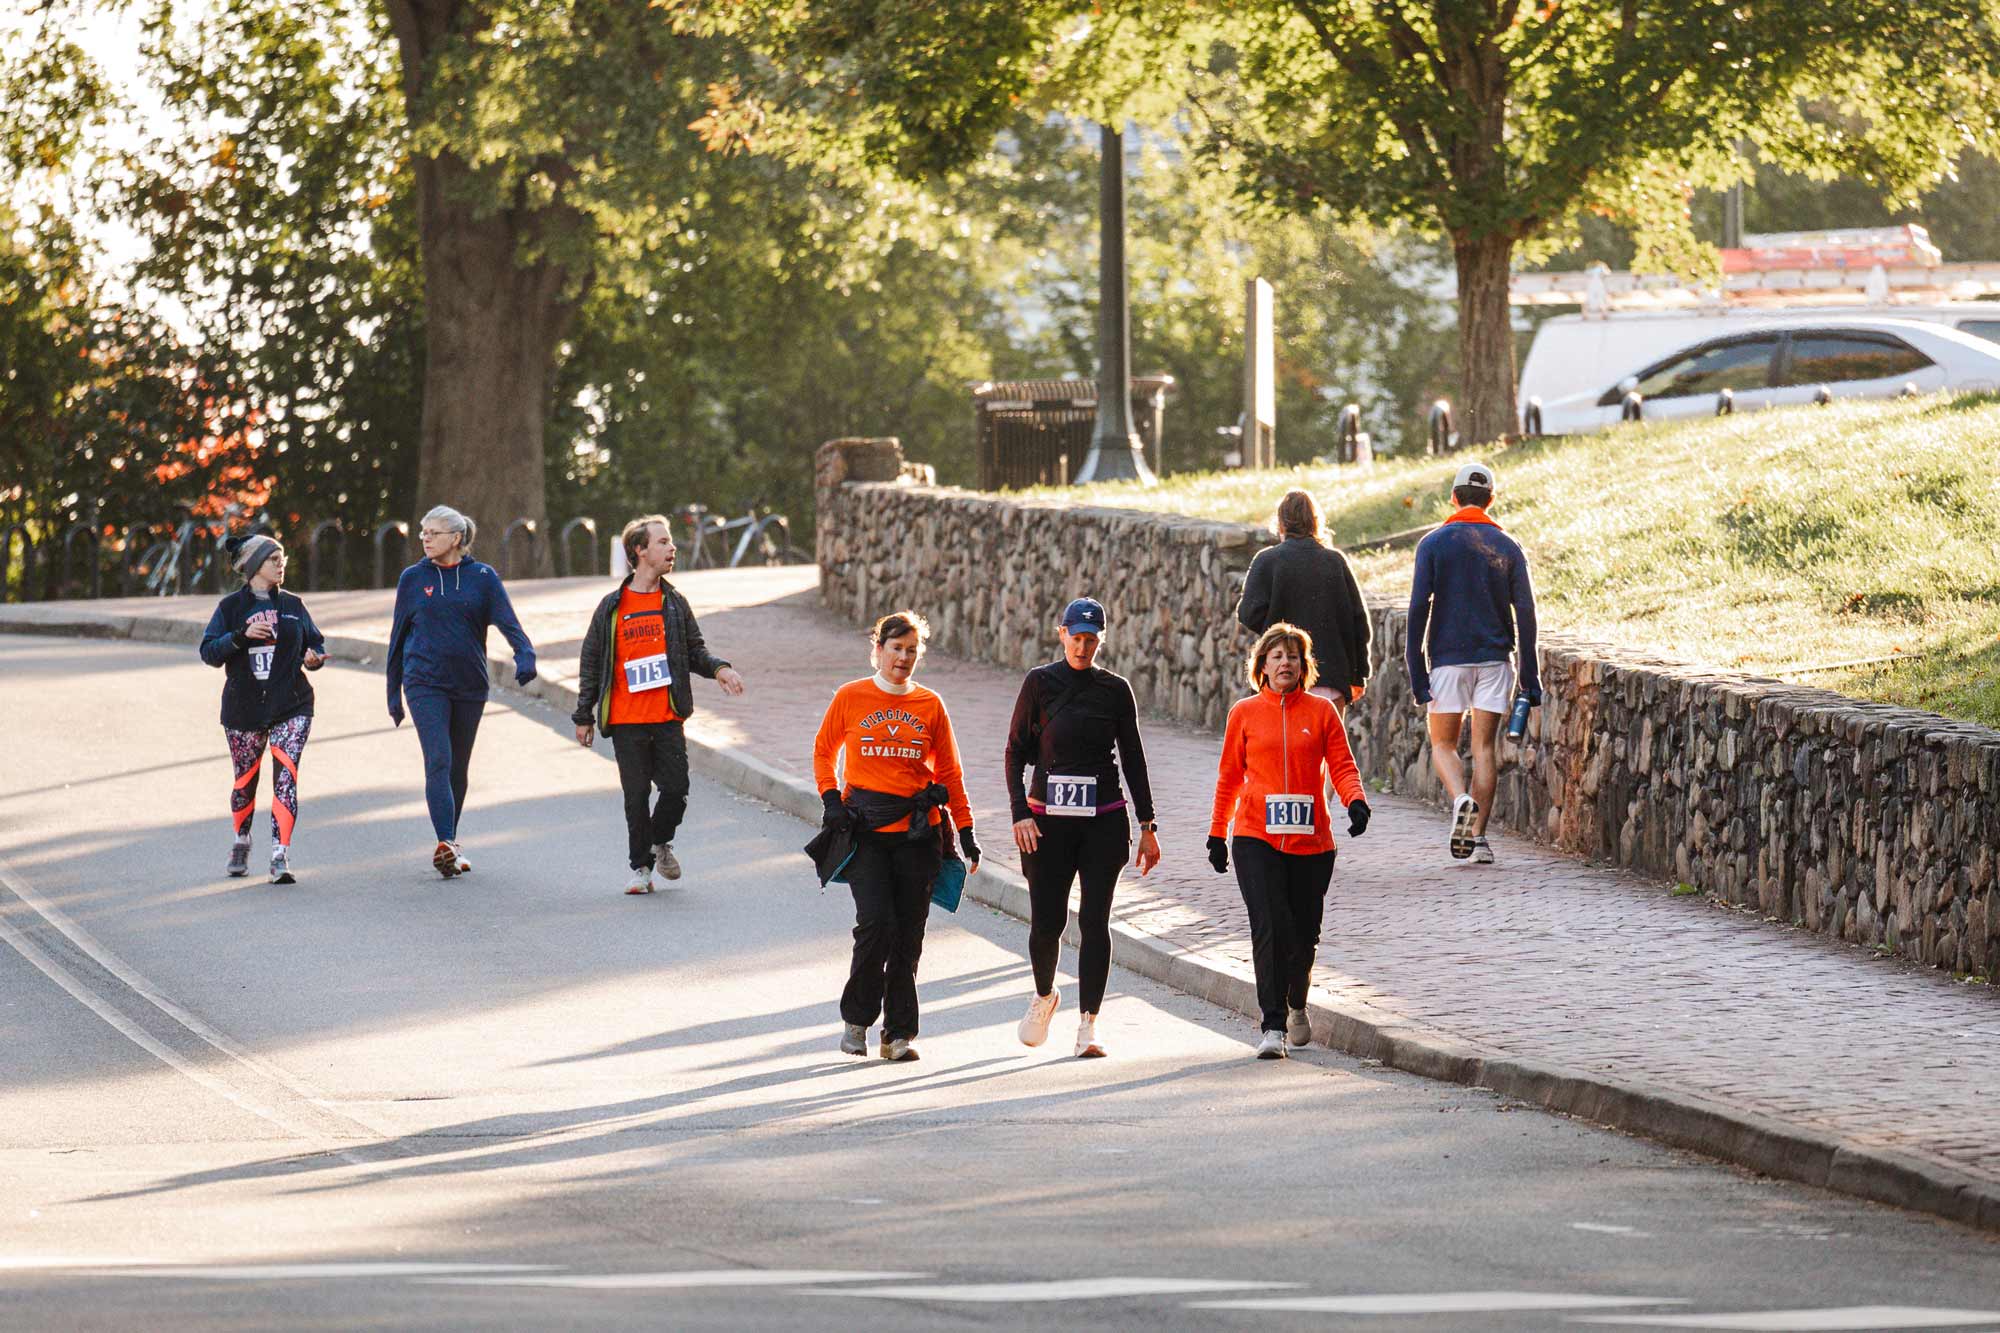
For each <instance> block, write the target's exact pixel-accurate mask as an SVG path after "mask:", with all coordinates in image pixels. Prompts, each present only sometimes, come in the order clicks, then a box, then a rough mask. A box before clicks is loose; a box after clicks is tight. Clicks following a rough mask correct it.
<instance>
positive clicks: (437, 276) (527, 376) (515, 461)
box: [388, 0, 588, 575]
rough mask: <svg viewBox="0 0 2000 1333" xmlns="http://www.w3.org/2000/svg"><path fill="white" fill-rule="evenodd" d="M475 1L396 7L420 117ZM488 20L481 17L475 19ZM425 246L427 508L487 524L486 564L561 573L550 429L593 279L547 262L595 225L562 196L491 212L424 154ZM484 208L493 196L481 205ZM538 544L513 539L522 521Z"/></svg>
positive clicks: (393, 15)
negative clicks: (432, 71) (559, 363)
mask: <svg viewBox="0 0 2000 1333" xmlns="http://www.w3.org/2000/svg"><path fill="white" fill-rule="evenodd" d="M464 8H465V5H464V0H389V4H388V10H389V17H390V22H391V25H392V26H393V27H394V29H395V32H396V38H397V45H398V47H399V48H400V51H401V55H402V63H403V91H404V95H405V98H406V100H407V104H408V106H409V108H410V115H411V116H412V119H413V121H414V119H415V117H416V116H417V114H418V109H419V108H420V107H421V106H422V103H423V82H424V79H425V77H426V73H427V71H428V69H429V67H430V63H431V61H432V59H433V58H434V57H435V56H436V54H437V51H438V47H439V46H440V45H441V44H442V43H443V42H444V41H445V40H446V39H447V37H448V35H449V34H450V33H451V32H452V31H454V30H455V29H457V28H458V27H461V26H464V24H465V23H466V20H465V18H464V16H463V14H462V12H461V11H462V10H463V9H464ZM474 21H475V22H476V21H477V20H476V19H475V20H474ZM414 165H415V169H416V181H417V223H418V243H419V245H420V247H421V249H422V252H423V269H424V332H425V365H424V407H423V439H422V445H421V447H420V449H419V451H418V460H417V514H418V516H421V515H422V514H423V513H424V512H425V511H426V510H428V509H429V508H430V507H431V506H433V505H437V504H448V505H450V506H452V507H453V508H454V509H457V510H460V511H461V512H463V513H465V514H468V515H470V516H471V517H472V518H474V519H475V520H477V522H478V523H479V528H480V551H479V554H480V556H481V557H482V558H483V559H485V560H487V561H488V562H490V563H491V564H493V565H494V566H495V567H496V568H499V569H500V571H501V573H502V574H503V575H513V574H528V573H531V572H532V573H540V574H546V573H549V572H550V571H551V568H552V565H551V549H552V545H553V541H552V539H553V537H554V534H553V533H551V532H549V530H548V501H547V495H546V493H545V490H544V484H543V478H544V471H543V469H544V453H543V428H544V426H545V425H546V423H547V421H548V418H549V390H550V385H551V384H552V383H553V382H554V369H555V358H556V349H557V348H558V346H559V345H560V344H561V342H562V339H563V336H564V334H565V333H566V332H567V331H568V329H569V326H570V323H571V321H572V320H573V319H574V318H575V315H576V311H577V307H578V305H579V303H580V301H581V297H582V293H583V290H584V288H585V286H586V285H587V282H588V275H587V274H575V273H571V272H569V271H567V270H565V269H563V268H562V267H560V266H559V265H557V264H555V263H553V262H551V261H549V260H548V259H545V258H544V259H537V260H535V261H533V262H523V259H522V256H523V255H524V254H531V253H537V252H545V246H546V243H547V242H548V240H549V239H550V238H552V237H554V236H557V235H559V234H561V233H563V232H566V231H568V230H570V229H573V228H577V227H581V226H584V225H586V222H585V219H584V218H583V217H582V215H581V214H579V213H578V212H577V211H576V210H575V209H573V208H570V207H567V206H566V205H564V204H563V203H562V202H561V201H560V199H558V200H557V202H554V203H551V204H544V205H538V206H533V207H530V206H528V205H526V204H525V202H524V201H523V200H521V199H519V198H516V199H514V200H512V201H506V204H505V205H504V206H502V207H499V208H497V209H496V208H494V207H493V206H492V200H491V197H490V196H491V190H490V186H489V187H487V188H486V189H485V190H483V191H482V188H481V187H482V185H483V184H484V183H483V182H481V181H479V180H478V179H476V178H475V175H474V172H473V170H472V169H471V168H470V167H469V166H467V164H466V163H465V162H464V161H463V160H462V159H460V158H458V157H456V156H454V155H452V154H450V153H448V152H445V153H440V154H439V155H437V156H435V157H428V158H427V157H418V158H417V159H416V162H415V164H414ZM482 201H483V202H482ZM522 518H525V519H529V520H531V521H532V522H533V523H534V525H535V532H536V535H537V540H536V541H534V542H533V543H528V542H526V541H525V540H524V539H523V538H521V537H516V538H515V539H514V541H513V542H512V543H511V546H510V549H509V550H508V552H507V560H506V563H505V565H503V564H502V562H501V542H502V538H503V536H504V535H505V533H506V531H507V528H508V527H509V525H511V524H512V523H513V522H514V521H515V520H516V519H522Z"/></svg>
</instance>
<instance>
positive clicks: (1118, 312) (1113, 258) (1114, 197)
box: [1075, 125, 1154, 486]
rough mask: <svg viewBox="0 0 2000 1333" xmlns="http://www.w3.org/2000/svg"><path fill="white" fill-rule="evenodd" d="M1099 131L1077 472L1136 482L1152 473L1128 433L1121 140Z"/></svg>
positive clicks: (1128, 318)
mask: <svg viewBox="0 0 2000 1333" xmlns="http://www.w3.org/2000/svg"><path fill="white" fill-rule="evenodd" d="M1097 128H1098V144H1099V152H1100V154H1101V158H1102V160H1101V161H1100V162H1099V164H1098V175H1097V182H1098V186H1097V198H1098V235H1099V237H1100V238H1101V239H1100V241H1099V261H1098V271H1097V429H1096V430H1095V431H1094V432H1093V433H1092V435H1091V437H1090V453H1089V454H1088V455H1087V456H1085V458H1084V460H1083V467H1082V468H1080V469H1079V470H1078V471H1077V474H1076V477H1075V481H1076V484H1077V485H1079V486H1081V485H1083V484H1084V483H1085V482H1092V481H1141V482H1145V483H1146V484H1148V485H1151V484H1152V482H1153V480H1154V478H1153V470H1152V469H1151V468H1149V467H1147V466H1146V455H1145V453H1144V452H1143V450H1142V447H1141V445H1140V441H1139V434H1138V432H1137V431H1135V430H1133V429H1132V388H1131V385H1132V315H1131V309H1130V307H1129V305H1128V302H1127V293H1126V286H1125V136H1124V135H1123V134H1122V133H1120V132H1119V131H1117V130H1115V129H1113V128H1111V126H1109V125H1100V126H1098V127H1097Z"/></svg>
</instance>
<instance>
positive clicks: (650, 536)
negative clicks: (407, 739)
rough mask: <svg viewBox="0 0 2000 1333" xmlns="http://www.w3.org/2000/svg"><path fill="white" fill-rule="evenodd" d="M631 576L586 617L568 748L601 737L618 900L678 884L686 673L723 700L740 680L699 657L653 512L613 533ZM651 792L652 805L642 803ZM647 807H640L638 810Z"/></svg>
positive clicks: (669, 545) (668, 542)
mask: <svg viewBox="0 0 2000 1333" xmlns="http://www.w3.org/2000/svg"><path fill="white" fill-rule="evenodd" d="M618 540H619V542H620V543H621V544H622V545H623V546H624V548H625V562H626V563H627V564H629V565H630V566H631V567H632V572H631V573H630V574H629V575H627V576H626V578H625V581H624V582H623V583H620V584H619V585H618V587H617V588H615V589H613V590H612V591H611V592H610V593H608V594H606V595H605V598H604V600H603V601H601V602H599V603H598V604H597V609H596V610H595V611H593V612H591V615H590V628H589V629H588V630H586V631H584V636H583V652H582V655H581V657H580V659H579V660H578V663H577V681H576V712H575V713H574V714H573V715H572V716H571V717H570V721H572V722H574V723H575V724H576V743H577V744H578V745H583V746H588V745H589V744H590V743H591V741H592V740H593V739H594V738H593V735H592V733H593V731H599V732H602V733H604V734H605V735H606V736H609V737H610V738H611V750H612V753H614V754H616V755H617V756H618V784H619V786H620V787H622V788H623V789H624V791H625V835H626V844H627V845H626V853H627V857H626V859H627V860H628V862H629V863H630V865H631V871H632V873H631V875H630V877H629V878H628V879H627V880H626V881H625V892H627V893H651V892H653V890H655V889H661V888H665V887H666V886H667V882H668V881H669V880H676V879H679V878H680V877H681V863H680V861H679V860H678V859H677V858H676V857H675V856H674V834H675V833H676V832H678V831H679V830H680V826H681V819H682V818H683V817H684V816H685V815H686V814H687V798H688V752H687V735H686V733H685V731H684V730H683V729H682V727H683V724H684V723H685V722H686V721H687V719H688V716H689V714H691V713H693V712H694V690H693V688H692V686H691V685H690V683H689V681H688V676H689V674H690V673H693V674H695V675H701V676H708V677H710V678H711V679H713V680H714V681H715V682H716V683H717V684H718V685H720V686H722V688H723V689H724V690H725V691H726V692H728V693H730V694H741V693H743V678H742V677H741V676H739V675H737V674H736V671H735V669H734V668H733V667H731V666H730V665H729V663H727V662H725V661H723V660H722V659H721V658H719V657H716V656H715V655H713V654H712V653H710V652H709V651H708V644H707V643H705V642H704V641H703V640H702V637H701V626H699V625H697V624H696V623H695V619H694V610H693V608H691V607H689V605H688V601H687V598H685V597H683V596H681V594H680V592H679V590H677V589H676V588H675V587H674V586H673V584H671V583H668V582H667V577H666V576H667V575H669V574H671V573H673V570H674V557H675V554H676V552H675V548H674V537H673V533H672V532H671V531H670V530H669V529H668V526H667V520H666V518H665V516H664V515H661V514H648V515H646V516H645V517H644V518H635V519H633V520H632V521H631V522H630V523H627V524H626V525H625V530H624V531H623V532H622V533H620V534H619V538H618ZM656 787H657V788H658V789H659V792H660V796H659V800H658V801H657V802H654V801H653V800H652V795H653V789H654V788H656ZM649 804H650V805H651V809H648V808H647V807H648V805H649Z"/></svg>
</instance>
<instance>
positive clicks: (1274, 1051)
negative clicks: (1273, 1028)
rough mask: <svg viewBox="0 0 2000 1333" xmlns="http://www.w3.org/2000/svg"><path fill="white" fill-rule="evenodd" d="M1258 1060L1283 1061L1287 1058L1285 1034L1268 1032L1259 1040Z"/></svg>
mask: <svg viewBox="0 0 2000 1333" xmlns="http://www.w3.org/2000/svg"><path fill="white" fill-rule="evenodd" d="M1257 1058H1258V1059H1259V1060H1282V1059H1284V1058H1285V1034H1284V1033H1282V1032H1266V1033H1264V1034H1263V1035H1262V1036H1260V1037H1258V1038H1257Z"/></svg>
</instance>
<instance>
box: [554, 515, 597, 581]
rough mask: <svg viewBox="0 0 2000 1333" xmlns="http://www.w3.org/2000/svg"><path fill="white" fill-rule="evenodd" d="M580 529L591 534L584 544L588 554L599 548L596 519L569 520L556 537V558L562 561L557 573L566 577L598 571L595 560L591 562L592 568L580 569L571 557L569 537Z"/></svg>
mask: <svg viewBox="0 0 2000 1333" xmlns="http://www.w3.org/2000/svg"><path fill="white" fill-rule="evenodd" d="M578 529H582V530H583V531H584V532H587V533H589V534H590V541H589V542H588V543H587V544H586V545H585V546H584V551H585V552H586V554H588V553H589V552H593V551H595V550H596V549H597V520H596V519H594V518H573V519H571V520H570V521H569V522H567V523H565V524H563V525H562V532H561V533H559V534H558V535H557V537H556V559H557V560H558V561H559V562H560V568H558V569H557V570H556V573H558V574H560V575H562V576H563V577H564V578H571V577H574V576H575V575H576V574H577V573H579V572H584V573H592V574H594V573H596V572H597V570H596V566H595V562H594V561H591V562H590V563H591V568H590V569H588V570H583V571H580V570H579V569H578V567H577V565H576V563H575V562H574V561H573V560H571V559H570V558H569V539H570V537H571V536H573V535H574V534H575V533H576V531H577V530H578Z"/></svg>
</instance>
